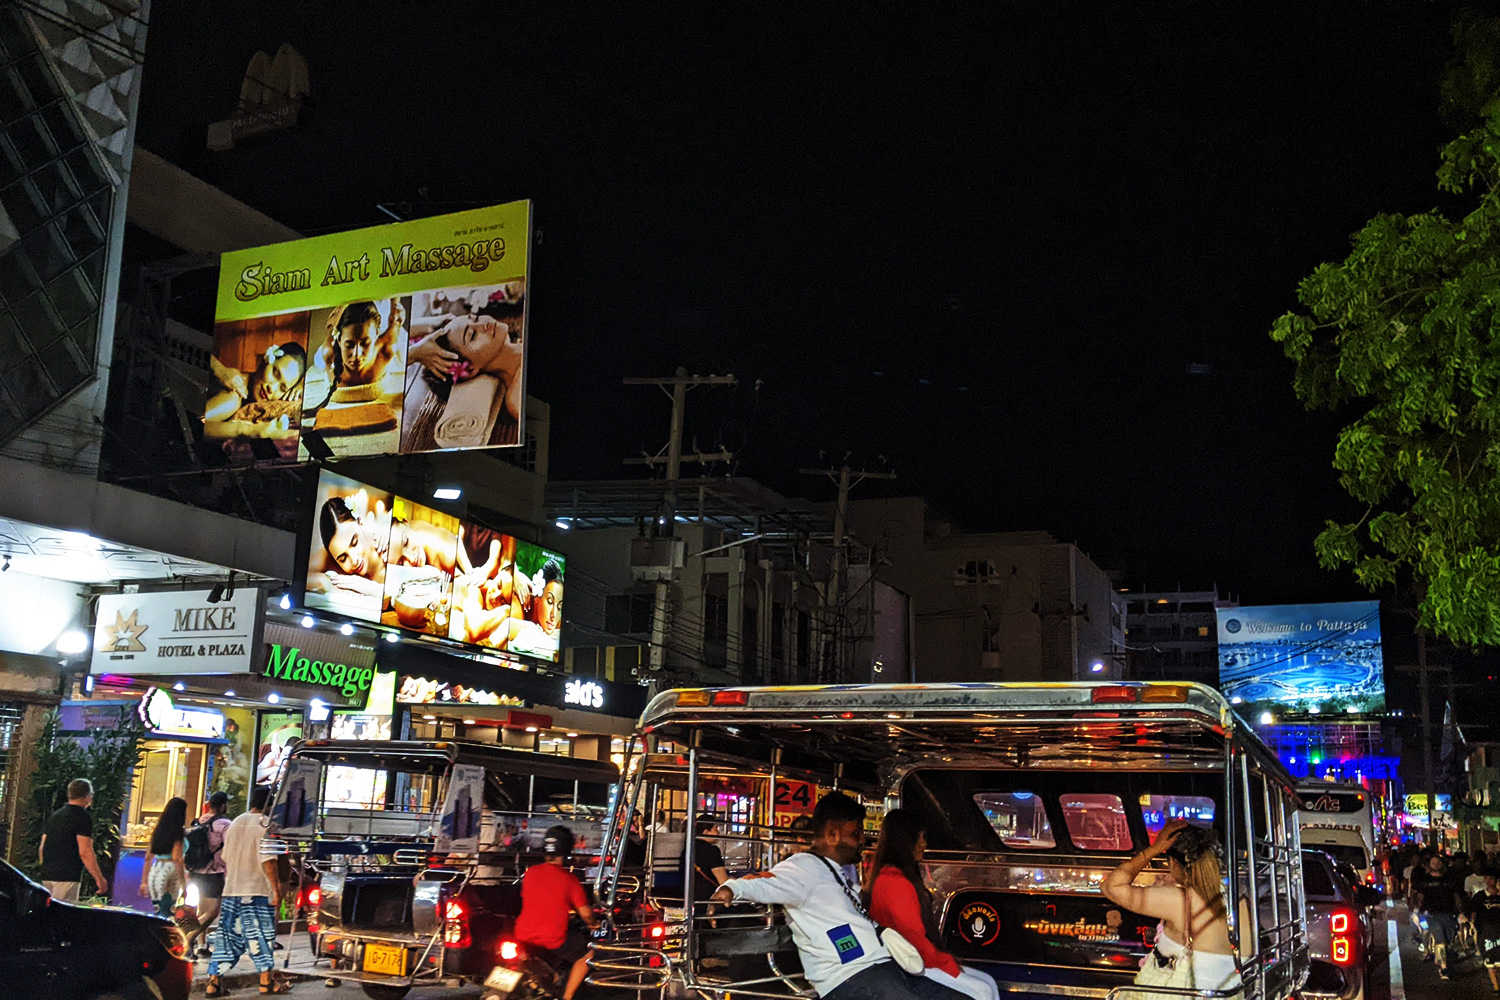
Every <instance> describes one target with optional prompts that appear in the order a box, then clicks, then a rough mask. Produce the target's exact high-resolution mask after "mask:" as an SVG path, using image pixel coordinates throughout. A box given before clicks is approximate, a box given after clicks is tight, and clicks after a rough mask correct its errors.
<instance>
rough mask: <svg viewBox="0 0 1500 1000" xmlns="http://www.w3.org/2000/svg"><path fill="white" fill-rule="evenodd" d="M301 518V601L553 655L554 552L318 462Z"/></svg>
mask: <svg viewBox="0 0 1500 1000" xmlns="http://www.w3.org/2000/svg"><path fill="white" fill-rule="evenodd" d="M310 520H311V523H310V524H309V525H307V526H306V527H304V528H303V531H304V532H307V533H308V536H309V537H308V548H307V572H306V575H305V577H304V580H303V586H304V590H303V597H302V603H303V605H304V606H306V607H308V608H313V609H315V610H323V611H334V612H337V613H339V614H343V615H347V616H349V617H350V618H358V619H360V620H363V621H367V622H371V623H376V624H381V625H387V626H392V627H396V628H405V629H410V630H412V631H415V632H422V633H425V634H427V635H435V636H441V637H444V638H448V639H456V640H458V641H460V642H467V643H471V644H473V645H477V646H484V647H488V648H490V649H499V650H504V651H506V652H509V653H513V654H516V655H518V656H528V657H532V658H534V659H539V660H549V661H552V662H556V661H557V660H559V659H560V658H561V656H562V643H561V640H562V621H563V618H562V601H563V578H564V575H565V570H566V566H567V562H566V560H565V559H564V557H563V556H562V555H561V554H560V553H557V552H553V551H552V550H551V549H544V548H542V547H541V546H540V545H534V544H532V543H531V542H527V541H523V540H521V539H518V538H515V537H513V536H511V535H505V534H502V533H500V532H498V531H495V530H493V529H492V528H487V527H484V526H482V525H480V524H476V523H474V522H472V521H467V520H460V519H459V518H457V517H455V516H453V515H452V514H449V513H446V512H444V511H441V510H437V509H435V508H432V507H428V506H425V505H423V504H420V503H416V502H413V501H412V500H409V499H407V498H406V497H401V496H396V495H394V494H392V493H387V492H386V491H384V490H381V489H379V488H377V487H374V486H370V485H368V484H366V483H361V482H356V481H355V480H353V479H349V478H348V477H346V476H341V475H339V474H337V473H335V472H331V471H329V470H328V469H326V468H325V469H322V470H320V472H319V476H318V486H317V497H316V501H315V502H314V505H313V508H312V516H311V519H310Z"/></svg>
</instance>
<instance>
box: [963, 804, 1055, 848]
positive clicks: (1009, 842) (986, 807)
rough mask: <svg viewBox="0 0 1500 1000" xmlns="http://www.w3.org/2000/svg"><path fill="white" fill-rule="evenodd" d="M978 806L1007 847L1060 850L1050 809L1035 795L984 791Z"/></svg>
mask: <svg viewBox="0 0 1500 1000" xmlns="http://www.w3.org/2000/svg"><path fill="white" fill-rule="evenodd" d="M974 804H975V805H976V806H978V807H979V810H980V812H982V813H984V818H985V819H986V820H988V821H989V824H990V828H991V829H993V830H994V831H995V835H996V836H997V837H999V838H1000V842H1001V843H1002V844H1004V845H1005V846H1006V847H1056V846H1057V841H1056V840H1055V839H1053V837H1052V824H1051V822H1049V821H1048V819H1047V810H1046V807H1045V806H1044V805H1043V804H1042V800H1041V799H1040V798H1039V797H1037V795H1036V794H1034V793H1032V792H1026V791H1019V792H980V793H979V794H978V795H975V796H974Z"/></svg>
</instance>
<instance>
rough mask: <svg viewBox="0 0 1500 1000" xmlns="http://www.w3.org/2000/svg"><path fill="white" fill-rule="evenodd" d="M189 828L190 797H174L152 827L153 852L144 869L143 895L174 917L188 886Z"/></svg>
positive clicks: (142, 876) (142, 872) (159, 908)
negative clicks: (186, 850) (184, 845)
mask: <svg viewBox="0 0 1500 1000" xmlns="http://www.w3.org/2000/svg"><path fill="white" fill-rule="evenodd" d="M186 830H187V800H186V799H181V798H172V799H168V800H167V804H166V805H165V806H163V807H162V810H161V815H160V816H159V817H157V820H156V828H155V829H153V830H152V831H151V856H150V860H149V863H148V864H147V865H146V866H145V867H143V868H142V869H141V895H142V896H145V897H146V898H147V899H149V900H151V901H152V902H154V903H155V904H156V913H157V915H158V916H162V917H166V918H167V919H168V920H170V919H172V907H173V904H175V903H176V902H177V897H178V896H180V895H181V894H182V893H183V891H184V890H186V889H187V867H186V866H185V865H184V864H183V861H182V841H183V837H184V835H185V832H186Z"/></svg>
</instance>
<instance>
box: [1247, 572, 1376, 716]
mask: <svg viewBox="0 0 1500 1000" xmlns="http://www.w3.org/2000/svg"><path fill="white" fill-rule="evenodd" d="M1218 619H1219V686H1220V688H1221V689H1222V690H1223V692H1224V694H1225V696H1227V697H1228V698H1229V699H1230V701H1231V702H1233V703H1235V704H1236V705H1237V706H1238V710H1239V711H1240V712H1241V714H1243V715H1245V716H1246V717H1247V718H1249V719H1251V720H1252V721H1254V720H1255V719H1256V717H1257V715H1258V714H1259V713H1261V712H1266V711H1271V712H1275V711H1278V710H1281V711H1293V712H1308V713H1339V714H1345V713H1364V712H1382V711H1384V710H1385V663H1384V657H1383V654H1382V651H1381V645H1380V602H1379V601H1348V602H1344V603H1338V604H1282V605H1268V606H1265V607H1245V608H1220V609H1218Z"/></svg>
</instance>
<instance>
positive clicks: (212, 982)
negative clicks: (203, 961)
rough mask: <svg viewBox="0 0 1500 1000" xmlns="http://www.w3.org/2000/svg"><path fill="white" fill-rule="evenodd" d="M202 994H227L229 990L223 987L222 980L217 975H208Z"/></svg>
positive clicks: (213, 995)
mask: <svg viewBox="0 0 1500 1000" xmlns="http://www.w3.org/2000/svg"><path fill="white" fill-rule="evenodd" d="M203 995H204V996H209V997H222V996H228V995H229V991H228V990H226V989H225V988H224V980H223V979H222V978H221V977H219V976H209V977H208V983H207V984H206V985H205V986H204V989H203Z"/></svg>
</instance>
